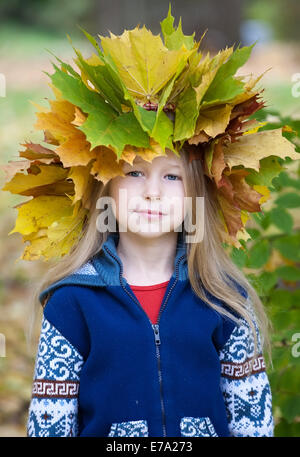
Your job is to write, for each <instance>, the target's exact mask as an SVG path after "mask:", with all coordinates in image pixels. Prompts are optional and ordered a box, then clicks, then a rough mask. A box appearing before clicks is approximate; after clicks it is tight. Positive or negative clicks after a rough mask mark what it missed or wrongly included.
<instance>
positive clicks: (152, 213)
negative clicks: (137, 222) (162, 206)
mask: <svg viewBox="0 0 300 457" xmlns="http://www.w3.org/2000/svg"><path fill="white" fill-rule="evenodd" d="M133 212H134V213H138V214H144V215H145V216H149V217H161V216H165V214H163V213H161V212H158V211H150V210H146V211H138V210H133Z"/></svg>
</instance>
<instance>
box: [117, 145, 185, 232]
mask: <svg viewBox="0 0 300 457" xmlns="http://www.w3.org/2000/svg"><path fill="white" fill-rule="evenodd" d="M166 151H168V152H167V153H166V156H161V157H156V158H155V159H153V160H152V162H151V163H150V162H147V161H146V160H143V159H142V158H141V157H140V156H137V157H136V158H135V159H134V161H133V165H130V164H129V163H127V162H124V164H123V172H124V174H125V176H118V177H116V178H113V179H112V180H111V182H110V186H109V190H110V197H111V198H113V200H114V203H115V208H114V205H113V206H112V209H113V213H114V216H115V218H116V220H117V221H118V224H119V231H122V232H124V231H125V232H126V231H127V232H134V233H137V234H138V235H140V236H144V237H147V238H149V237H157V236H159V235H161V234H162V233H166V232H172V231H174V230H175V229H176V228H177V227H179V226H180V225H181V224H182V222H183V220H184V217H185V214H184V197H185V189H184V183H183V179H184V168H183V165H182V161H181V159H180V158H179V157H177V156H176V155H175V154H174V153H173V152H172V151H170V150H166ZM149 211H153V212H160V213H161V214H159V215H157V214H156V215H155V214H149V213H148V212H149Z"/></svg>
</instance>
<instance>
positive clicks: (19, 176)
mask: <svg viewBox="0 0 300 457" xmlns="http://www.w3.org/2000/svg"><path fill="white" fill-rule="evenodd" d="M38 169H39V170H40V172H39V173H37V174H34V173H30V174H27V175H25V174H23V173H16V174H15V176H14V177H13V178H12V179H11V180H10V181H9V182H8V183H6V184H5V186H4V188H3V190H8V191H10V192H11V193H12V194H20V195H28V191H29V190H31V189H33V188H34V187H38V186H45V185H47V184H52V183H55V182H56V181H61V180H63V179H65V178H66V177H67V175H68V170H66V169H64V168H62V167H60V166H58V165H39V166H38ZM29 195H31V194H29Z"/></svg>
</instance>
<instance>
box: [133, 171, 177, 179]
mask: <svg viewBox="0 0 300 457" xmlns="http://www.w3.org/2000/svg"><path fill="white" fill-rule="evenodd" d="M131 173H142V171H137V170H135V171H129V172H128V173H126V176H127V175H130V176H132V175H131ZM166 176H172V177H173V178H175V179H171V180H169V181H176V180H177V179H179V180H180V179H181V178H180V177H179V176H177V175H171V174H169V175H166ZM176 178H177V179H176Z"/></svg>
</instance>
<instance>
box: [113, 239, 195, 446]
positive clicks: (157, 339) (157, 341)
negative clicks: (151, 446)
mask: <svg viewBox="0 0 300 457" xmlns="http://www.w3.org/2000/svg"><path fill="white" fill-rule="evenodd" d="M104 249H105V250H106V251H107V252H108V253H109V254H110V255H111V256H112V257H113V258H114V259H116V261H117V262H118V264H119V265H120V274H119V276H120V283H121V286H122V287H123V289H124V291H125V292H126V293H127V294H128V295H129V297H131V298H132V300H133V301H134V302H135V303H136V304H137V305H138V306H139V307H140V308H141V309H142V311H143V312H144V314H145V315H146V316H147V319H148V321H149V322H150V325H151V327H152V330H153V332H154V340H155V352H156V358H157V366H158V379H159V386H160V404H161V414H162V423H163V436H164V437H166V436H167V431H166V413H165V405H164V401H163V390H162V372H161V360H160V351H159V346H160V344H161V340H160V334H159V321H160V316H161V313H162V311H163V310H164V308H165V307H166V304H167V301H168V299H169V297H170V295H171V292H172V290H173V289H174V287H175V285H176V283H177V281H178V268H179V264H180V262H181V260H182V259H183V258H184V257H185V255H186V254H184V255H183V256H181V257H180V258H179V259H178V261H177V264H176V277H175V281H174V283H173V284H172V287H171V288H170V290H169V293H168V295H167V296H166V299H165V301H164V303H163V304H162V306H161V308H160V310H159V313H158V318H157V324H152V322H151V320H150V319H149V316H148V314H147V313H146V312H145V310H144V309H143V307H142V306H141V304H140V302H139V301H138V300H137V298H136V297H135V296H133V295H131V293H130V292H129V291H128V290H127V289H126V288H125V287H124V285H123V267H122V264H121V263H120V261H119V259H118V258H117V257H116V256H115V255H114V254H113V253H112V252H111V250H110V249H109V248H108V247H105V248H104Z"/></svg>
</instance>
